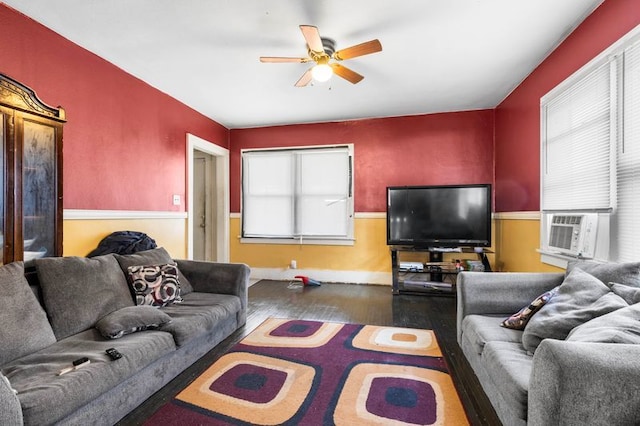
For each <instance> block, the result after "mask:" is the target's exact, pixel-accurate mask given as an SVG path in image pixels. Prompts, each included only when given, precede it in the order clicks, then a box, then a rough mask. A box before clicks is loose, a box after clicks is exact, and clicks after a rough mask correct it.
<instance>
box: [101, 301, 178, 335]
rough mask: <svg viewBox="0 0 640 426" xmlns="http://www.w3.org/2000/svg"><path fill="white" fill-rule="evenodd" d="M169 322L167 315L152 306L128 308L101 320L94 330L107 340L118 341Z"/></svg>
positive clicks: (169, 318)
mask: <svg viewBox="0 0 640 426" xmlns="http://www.w3.org/2000/svg"><path fill="white" fill-rule="evenodd" d="M170 322H171V317H170V316H169V315H167V314H165V313H164V312H162V311H161V310H160V309H158V308H154V307H153V306H128V307H126V308H122V309H118V310H117V311H115V312H111V313H110V314H109V315H107V316H106V317H104V318H102V319H101V320H100V321H98V322H97V324H96V328H97V329H98V331H99V332H100V334H102V336H104V337H105V338H107V339H119V338H120V337H122V336H124V335H126V334H131V333H135V332H137V331H144V330H154V329H156V328H160V327H161V326H163V325H164V324H168V323H170Z"/></svg>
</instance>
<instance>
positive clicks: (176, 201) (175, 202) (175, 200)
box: [173, 194, 180, 206]
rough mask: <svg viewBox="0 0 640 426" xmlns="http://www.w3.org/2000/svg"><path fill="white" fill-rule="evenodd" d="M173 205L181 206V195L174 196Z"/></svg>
mask: <svg viewBox="0 0 640 426" xmlns="http://www.w3.org/2000/svg"><path fill="white" fill-rule="evenodd" d="M173 205H174V206H179V205H180V195H179V194H173Z"/></svg>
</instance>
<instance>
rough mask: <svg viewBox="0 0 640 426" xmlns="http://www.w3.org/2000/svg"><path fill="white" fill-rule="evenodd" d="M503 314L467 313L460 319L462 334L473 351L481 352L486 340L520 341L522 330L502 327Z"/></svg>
mask: <svg viewBox="0 0 640 426" xmlns="http://www.w3.org/2000/svg"><path fill="white" fill-rule="evenodd" d="M502 318H504V316H494V315H467V316H466V317H464V319H463V320H462V335H463V337H464V338H465V339H466V340H468V341H469V343H471V344H472V346H473V348H474V351H475V352H476V353H477V354H481V353H482V350H483V348H484V345H485V344H486V343H487V342H493V341H500V342H512V343H520V342H521V341H522V331H520V330H513V329H509V328H505V327H502V326H501V325H500V320H501V319H502Z"/></svg>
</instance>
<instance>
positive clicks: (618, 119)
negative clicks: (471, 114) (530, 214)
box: [538, 25, 640, 267]
mask: <svg viewBox="0 0 640 426" xmlns="http://www.w3.org/2000/svg"><path fill="white" fill-rule="evenodd" d="M630 49H640V25H639V26H637V27H636V28H634V29H633V30H631V31H630V32H629V33H627V34H626V35H625V36H623V37H621V38H620V39H619V40H618V41H616V42H615V43H613V44H612V45H611V46H610V47H608V48H607V49H605V50H604V51H603V52H602V53H600V54H599V55H598V56H596V57H595V58H593V59H592V60H591V61H590V62H589V63H587V64H586V65H584V66H583V67H581V68H580V69H579V70H577V71H576V72H574V73H573V74H572V75H571V76H569V77H568V78H567V79H565V80H564V81H563V82H561V83H560V84H558V85H557V86H556V87H554V88H553V89H552V90H550V91H549V92H548V93H547V94H545V95H544V96H543V97H542V98H541V99H540V212H541V220H540V246H541V247H542V248H540V249H538V252H539V253H540V254H541V261H542V262H543V263H548V264H551V265H554V266H559V267H565V266H566V262H567V261H568V260H571V259H575V257H571V256H568V255H561V254H558V253H554V252H551V251H548V250H545V249H544V247H545V246H546V238H547V235H546V226H547V224H546V221H545V220H546V215H547V214H548V213H553V212H558V210H553V209H549V210H545V209H544V208H545V202H544V201H545V192H544V191H545V172H546V170H545V167H546V157H545V155H546V154H547V152H546V149H545V148H546V147H545V143H546V141H545V138H546V131H547V128H546V126H547V116H546V109H545V107H546V106H547V105H548V104H549V103H550V102H553V101H554V100H555V99H557V98H558V97H561V96H562V95H563V94H564V93H566V92H567V91H569V90H571V89H572V88H574V87H577V86H578V85H580V84H581V83H583V82H584V81H585V80H586V79H587V78H589V76H590V75H591V74H592V73H594V72H596V71H597V69H598V68H600V67H603V66H609V81H610V102H609V116H610V128H609V171H610V176H609V191H610V197H609V203H610V206H609V208H592V209H589V208H582V209H578V208H576V209H563V210H562V211H563V212H575V213H586V212H595V213H598V214H599V216H600V217H601V221H602V222H603V223H602V224H600V223H599V224H598V233H599V234H603V236H602V239H601V236H600V235H599V236H598V244H604V246H605V248H606V255H604V256H602V257H601V258H597V259H596V260H602V261H625V260H624V258H625V256H627V257H628V256H629V254H628V253H626V254H625V253H620V252H619V251H618V250H617V249H616V248H615V247H617V246H615V241H616V240H617V239H618V236H619V235H623V234H624V233H625V232H627V230H626V229H625V230H620V229H619V227H618V217H617V211H618V203H619V200H618V183H619V182H618V176H619V170H618V167H619V164H620V163H621V160H620V157H619V155H620V154H619V150H620V147H622V146H624V144H625V143H627V142H628V141H627V140H626V139H625V135H624V123H625V120H629V119H630V118H631V116H629V115H625V114H629V112H627V111H625V110H624V102H625V81H626V80H625V75H624V74H625V73H624V68H625V54H626V52H627V51H628V50H630ZM634 114H635V115H634V116H633V119H635V120H640V113H638V111H634ZM638 166H640V164H638ZM634 230H635V231H637V230H638V229H637V228H634ZM636 237H638V238H640V235H636Z"/></svg>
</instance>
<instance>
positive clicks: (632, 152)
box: [611, 43, 640, 262]
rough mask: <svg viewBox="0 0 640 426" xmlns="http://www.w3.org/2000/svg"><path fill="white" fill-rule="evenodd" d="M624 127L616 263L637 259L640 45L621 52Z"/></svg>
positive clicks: (614, 249) (639, 248)
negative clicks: (622, 54) (622, 61)
mask: <svg viewBox="0 0 640 426" xmlns="http://www.w3.org/2000/svg"><path fill="white" fill-rule="evenodd" d="M623 70H624V71H623V83H624V90H623V100H622V102H623V104H622V106H623V107H622V110H623V125H622V129H623V130H622V137H621V142H620V143H619V144H618V162H617V208H616V209H615V211H614V221H613V224H614V226H615V228H616V229H615V233H616V235H617V238H615V239H612V244H611V250H612V252H613V256H614V257H615V258H616V260H617V261H620V262H624V261H638V259H640V244H639V243H638V242H639V241H640V219H639V217H640V43H637V44H635V45H633V46H631V47H629V48H628V49H626V50H625V53H624V68H623Z"/></svg>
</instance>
